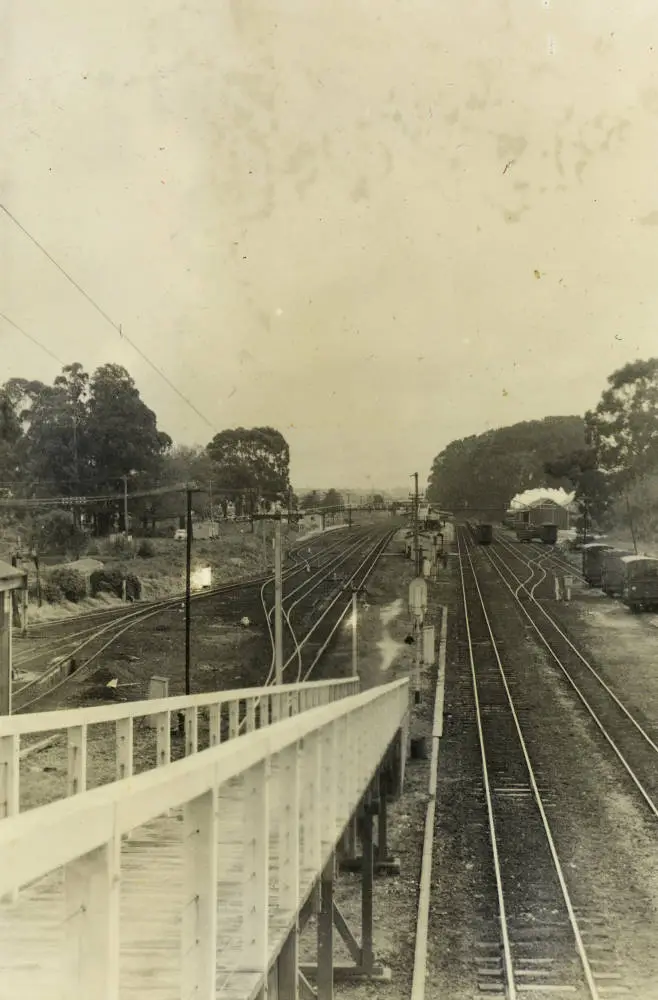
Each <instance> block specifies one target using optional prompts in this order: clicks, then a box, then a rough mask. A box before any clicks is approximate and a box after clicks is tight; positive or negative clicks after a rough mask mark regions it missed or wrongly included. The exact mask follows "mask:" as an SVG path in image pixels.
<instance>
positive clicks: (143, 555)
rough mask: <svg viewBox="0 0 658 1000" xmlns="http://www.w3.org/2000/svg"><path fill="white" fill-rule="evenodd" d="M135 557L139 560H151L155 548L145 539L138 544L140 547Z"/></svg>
mask: <svg viewBox="0 0 658 1000" xmlns="http://www.w3.org/2000/svg"><path fill="white" fill-rule="evenodd" d="M137 555H138V556H139V558H140V559H152V558H153V556H154V555H155V546H154V545H153V542H149V541H148V539H146V538H145V539H144V540H143V541H142V542H140V546H139V548H138V549H137Z"/></svg>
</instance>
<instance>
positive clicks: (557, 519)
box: [510, 497, 571, 531]
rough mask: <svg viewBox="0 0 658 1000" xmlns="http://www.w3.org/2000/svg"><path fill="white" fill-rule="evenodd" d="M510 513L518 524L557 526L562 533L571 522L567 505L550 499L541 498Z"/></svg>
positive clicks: (515, 508)
mask: <svg viewBox="0 0 658 1000" xmlns="http://www.w3.org/2000/svg"><path fill="white" fill-rule="evenodd" d="M510 513H511V514H512V516H513V518H514V521H515V523H517V524H556V525H557V527H558V529H560V530H562V531H566V530H567V528H569V527H570V522H571V516H570V514H569V510H568V507H567V505H564V504H559V503H556V501H555V500H551V499H549V498H548V497H546V498H541V497H539V498H537V499H536V500H532V501H530V503H528V504H526V505H525V506H523V507H514V508H513V509H512V511H511V512H510Z"/></svg>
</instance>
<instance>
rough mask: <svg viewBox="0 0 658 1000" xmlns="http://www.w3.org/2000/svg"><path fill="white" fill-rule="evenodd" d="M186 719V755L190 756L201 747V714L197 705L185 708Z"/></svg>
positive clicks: (184, 715)
mask: <svg viewBox="0 0 658 1000" xmlns="http://www.w3.org/2000/svg"><path fill="white" fill-rule="evenodd" d="M183 717H184V719H185V756H186V757H189V756H191V755H192V754H193V753H196V752H197V750H198V749H199V716H198V710H197V707H196V705H193V706H192V708H185V709H183Z"/></svg>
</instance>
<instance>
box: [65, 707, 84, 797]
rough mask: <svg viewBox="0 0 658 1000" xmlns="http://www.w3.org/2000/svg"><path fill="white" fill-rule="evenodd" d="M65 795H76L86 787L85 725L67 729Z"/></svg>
mask: <svg viewBox="0 0 658 1000" xmlns="http://www.w3.org/2000/svg"><path fill="white" fill-rule="evenodd" d="M67 737H68V738H67V743H68V752H67V771H66V791H67V795H78V794H79V793H80V792H84V791H86V789H87V725H86V723H83V724H82V725H81V726H72V727H71V728H70V729H69V730H68V731H67Z"/></svg>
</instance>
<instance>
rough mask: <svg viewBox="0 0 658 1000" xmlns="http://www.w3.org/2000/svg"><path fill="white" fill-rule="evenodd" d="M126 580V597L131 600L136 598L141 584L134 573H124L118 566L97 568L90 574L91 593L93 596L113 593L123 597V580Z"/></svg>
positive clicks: (139, 593)
mask: <svg viewBox="0 0 658 1000" xmlns="http://www.w3.org/2000/svg"><path fill="white" fill-rule="evenodd" d="M124 579H125V581H126V597H127V598H129V599H132V600H133V601H135V600H138V599H139V597H140V595H141V593H142V584H141V581H140V580H139V578H138V577H136V576H135V574H134V573H126V575H125V576H124V574H123V571H122V570H121V569H119V568H118V567H116V568H114V569H97V570H96V571H95V572H94V573H92V574H91V577H90V583H91V593H92V596H93V597H96V596H97V595H98V594H113V595H114V596H115V597H119V598H121V597H123V581H124Z"/></svg>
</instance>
